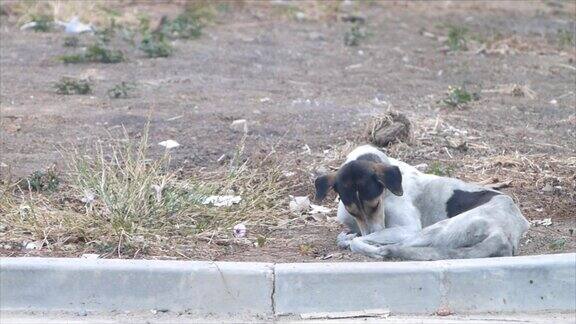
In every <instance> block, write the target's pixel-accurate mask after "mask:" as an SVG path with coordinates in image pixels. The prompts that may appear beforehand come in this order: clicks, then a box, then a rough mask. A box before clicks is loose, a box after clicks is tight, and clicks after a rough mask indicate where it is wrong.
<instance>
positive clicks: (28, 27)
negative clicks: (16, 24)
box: [20, 21, 38, 30]
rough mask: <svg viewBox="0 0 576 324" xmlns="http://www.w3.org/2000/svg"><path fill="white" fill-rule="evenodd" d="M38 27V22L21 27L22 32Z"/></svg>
mask: <svg viewBox="0 0 576 324" xmlns="http://www.w3.org/2000/svg"><path fill="white" fill-rule="evenodd" d="M36 25H38V23H37V22H35V21H31V22H28V23H25V24H24V25H22V26H20V30H26V29H30V28H34V27H36Z"/></svg>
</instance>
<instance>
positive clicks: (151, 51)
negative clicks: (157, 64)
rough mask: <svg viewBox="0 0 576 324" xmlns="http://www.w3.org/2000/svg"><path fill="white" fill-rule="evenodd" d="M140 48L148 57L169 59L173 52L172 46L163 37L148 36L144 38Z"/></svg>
mask: <svg viewBox="0 0 576 324" xmlns="http://www.w3.org/2000/svg"><path fill="white" fill-rule="evenodd" d="M139 48H140V50H142V51H143V52H144V53H146V55H147V56H148V57H168V56H170V55H171V54H172V52H173V48H172V45H170V43H168V42H167V41H166V40H165V39H164V37H163V36H162V35H152V34H148V35H146V36H144V38H143V39H142V41H141V42H140V46H139Z"/></svg>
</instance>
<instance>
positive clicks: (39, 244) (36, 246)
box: [24, 241, 43, 250]
mask: <svg viewBox="0 0 576 324" xmlns="http://www.w3.org/2000/svg"><path fill="white" fill-rule="evenodd" d="M42 245H43V244H42V242H38V241H37V242H28V243H26V244H24V248H25V249H26V250H40V248H42Z"/></svg>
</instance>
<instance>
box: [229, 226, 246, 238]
mask: <svg viewBox="0 0 576 324" xmlns="http://www.w3.org/2000/svg"><path fill="white" fill-rule="evenodd" d="M232 231H233V232H232V234H233V235H234V237H244V236H246V225H244V224H243V223H240V224H236V225H234V227H233V228H232Z"/></svg>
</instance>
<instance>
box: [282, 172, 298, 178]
mask: <svg viewBox="0 0 576 324" xmlns="http://www.w3.org/2000/svg"><path fill="white" fill-rule="evenodd" d="M283 175H284V177H286V178H291V177H293V176H295V175H296V172H294V171H286V172H284V173H283Z"/></svg>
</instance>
